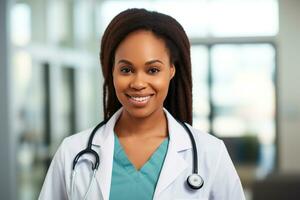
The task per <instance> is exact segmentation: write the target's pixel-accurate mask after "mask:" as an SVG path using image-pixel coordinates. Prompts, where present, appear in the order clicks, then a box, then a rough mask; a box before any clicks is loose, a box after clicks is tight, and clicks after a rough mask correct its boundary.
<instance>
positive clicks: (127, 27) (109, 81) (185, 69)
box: [100, 8, 192, 124]
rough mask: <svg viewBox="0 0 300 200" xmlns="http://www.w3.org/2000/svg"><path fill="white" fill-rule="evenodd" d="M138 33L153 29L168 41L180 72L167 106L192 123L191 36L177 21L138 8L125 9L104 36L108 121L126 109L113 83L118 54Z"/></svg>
mask: <svg viewBox="0 0 300 200" xmlns="http://www.w3.org/2000/svg"><path fill="white" fill-rule="evenodd" d="M137 30H149V31H151V32H153V33H154V34H155V35H156V36H157V37H159V38H162V39H163V40H164V41H165V44H166V47H167V49H168V50H169V54H170V61H171V63H172V64H174V66H175V68H176V73H175V76H174V77H173V78H172V79H171V82H170V85H169V90H168V94H167V97H166V99H165V101H164V107H165V108H166V109H167V110H168V111H169V112H170V113H171V114H172V115H173V116H174V117H175V118H176V119H178V120H180V121H184V122H187V123H189V124H192V75H191V59H190V43H189V40H188V37H187V35H186V33H185V31H184V29H183V28H182V26H181V25H180V24H179V23H178V22H177V21H176V20H175V19H174V18H172V17H170V16H168V15H165V14H162V13H158V12H154V11H148V10H145V9H136V8H134V9H128V10H125V11H123V12H121V13H119V14H118V15H117V16H116V17H115V18H113V20H112V21H111V22H110V24H109V25H108V27H107V28H106V30H105V32H104V35H103V37H102V41H101V51H100V60H101V66H102V73H103V76H104V84H103V106H104V119H105V120H107V119H109V118H110V117H111V116H112V115H113V114H114V113H115V112H116V111H117V110H118V109H119V108H120V107H121V106H122V105H121V103H120V102H119V100H118V98H117V96H116V93H115V88H114V84H113V76H112V69H113V65H114V59H115V57H114V56H115V51H116V49H117V47H118V45H119V44H120V43H121V41H122V40H124V39H125V37H126V36H127V35H128V34H129V33H131V32H134V31H137Z"/></svg>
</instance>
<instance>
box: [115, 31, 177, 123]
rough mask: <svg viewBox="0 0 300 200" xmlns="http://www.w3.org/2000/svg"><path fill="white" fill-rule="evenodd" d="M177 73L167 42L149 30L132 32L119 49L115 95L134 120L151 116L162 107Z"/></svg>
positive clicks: (116, 56)
mask: <svg viewBox="0 0 300 200" xmlns="http://www.w3.org/2000/svg"><path fill="white" fill-rule="evenodd" d="M174 74H175V67H174V66H173V65H172V64H171V63H170V57H169V52H168V50H167V48H166V45H165V42H164V41H163V40H162V39H160V38H158V37H157V36H155V35H154V34H153V33H152V32H150V31H144V30H139V31H135V32H132V33H130V34H129V35H128V36H127V37H126V38H125V39H124V40H123V41H122V42H121V43H120V45H119V46H118V48H117V49H116V53H115V60H114V66H113V82H114V87H115V92H116V95H117V97H118V99H119V101H120V103H121V104H122V105H123V108H124V111H125V112H128V114H130V115H131V116H132V117H137V118H144V117H148V116H150V115H151V114H152V113H154V112H155V111H159V110H161V109H162V108H163V103H164V100H165V98H166V96H167V94H168V89H169V83H170V80H171V79H172V77H173V76H174ZM174 98H175V97H174Z"/></svg>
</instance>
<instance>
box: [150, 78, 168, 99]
mask: <svg viewBox="0 0 300 200" xmlns="http://www.w3.org/2000/svg"><path fill="white" fill-rule="evenodd" d="M169 82H170V81H169V79H167V78H163V79H156V80H153V82H152V86H153V88H154V89H155V90H156V91H158V92H160V94H161V95H162V96H166V95H167V93H168V89H169Z"/></svg>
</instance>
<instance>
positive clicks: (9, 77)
mask: <svg viewBox="0 0 300 200" xmlns="http://www.w3.org/2000/svg"><path fill="white" fill-rule="evenodd" d="M131 7H139V8H147V9H149V10H157V11H160V12H163V13H166V14H169V15H171V16H173V17H174V18H176V19H177V20H178V21H179V22H180V23H181V24H182V25H183V27H184V28H185V30H186V32H187V34H188V36H189V38H190V42H191V46H192V49H191V54H192V55H191V57H192V70H193V109H194V110H193V112H194V113H193V115H194V122H193V125H194V126H195V127H196V128H198V129H200V130H203V131H206V132H209V133H211V134H213V135H215V136H217V137H219V138H221V139H223V140H224V142H225V144H226V146H227V148H228V150H229V153H230V156H231V158H232V159H233V162H234V164H235V166H236V168H237V171H238V173H239V175H240V177H241V180H242V184H243V186H244V189H245V193H246V195H247V199H250V200H251V199H254V200H255V199H256V200H258V199H286V198H284V197H287V196H286V194H289V195H290V196H289V198H288V199H293V195H294V197H295V199H300V194H299V192H298V190H300V184H299V183H300V181H299V180H300V178H299V174H300V156H299V155H298V154H299V153H300V143H299V142H300V134H299V130H300V90H299V88H298V87H299V86H300V66H299V63H300V1H298V0H243V1H239V0H193V1H192V0H185V1H180V0H136V1H132V0H0V46H1V47H0V67H1V68H0V70H1V71H0V97H1V98H0V125H1V126H0V155H1V157H0V159H1V160H0V163H1V164H0V199H7V200H10V199H11V200H13V199H17V200H32V199H37V197H38V194H39V191H40V189H41V186H42V183H43V179H44V177H45V174H46V171H47V168H48V166H49V163H50V161H51V159H52V156H53V155H54V153H55V151H56V149H57V147H58V145H59V144H60V143H61V141H62V139H63V138H64V137H66V136H69V135H71V134H74V133H76V132H78V131H81V130H84V129H87V128H89V127H92V126H94V125H95V124H96V123H97V122H99V121H101V120H102V119H103V113H102V82H103V78H102V75H101V69H100V63H99V45H100V41H101V36H102V34H103V31H104V29H105V27H106V26H107V24H108V23H109V21H110V20H111V19H112V18H113V17H114V16H115V15H116V14H117V13H119V12H120V11H122V10H125V9H127V8H131ZM298 143H299V144H298ZM268 195H271V196H268ZM272 195H273V196H272ZM297 195H298V196H297Z"/></svg>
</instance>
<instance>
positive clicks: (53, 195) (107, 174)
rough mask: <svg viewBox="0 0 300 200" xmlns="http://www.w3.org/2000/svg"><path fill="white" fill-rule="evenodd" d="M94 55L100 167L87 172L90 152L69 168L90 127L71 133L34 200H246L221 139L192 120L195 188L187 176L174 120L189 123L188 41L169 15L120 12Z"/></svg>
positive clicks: (186, 154) (183, 135) (185, 148)
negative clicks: (99, 86) (100, 115)
mask: <svg viewBox="0 0 300 200" xmlns="http://www.w3.org/2000/svg"><path fill="white" fill-rule="evenodd" d="M100 59H101V65H102V72H103V76H104V80H105V81H104V86H103V91H104V95H103V102H104V119H105V123H104V124H103V125H102V126H101V127H100V126H99V127H100V128H99V129H98V130H97V131H95V136H94V138H93V140H92V145H91V147H92V149H93V150H94V151H95V152H96V153H97V154H98V155H99V158H100V165H99V170H95V171H94V172H95V173H94V174H93V170H92V169H91V165H93V163H95V157H94V156H93V155H92V154H84V155H82V156H80V157H79V158H78V162H77V164H76V166H72V163H73V159H74V157H75V156H76V155H77V154H78V152H79V151H81V150H82V149H85V148H86V146H87V141H88V139H89V137H90V134H91V130H87V131H84V132H82V133H78V134H75V135H73V136H70V137H68V138H66V139H65V140H64V141H63V143H62V144H61V146H60V148H59V149H58V151H57V153H56V154H55V156H54V158H53V161H52V163H51V166H50V168H49V170H48V174H47V176H46V179H45V182H44V185H43V188H42V191H41V193H40V197H39V199H56V200H59V199H143V200H144V199H218V200H222V199H226V200H235V199H236V200H241V199H244V194H243V189H242V186H241V183H240V180H239V177H238V175H237V173H236V171H235V169H234V166H233V164H232V162H231V160H230V157H229V155H228V153H227V150H226V148H225V145H224V143H223V142H222V141H221V140H219V139H217V138H215V137H213V136H211V135H209V134H206V133H202V132H200V131H199V130H196V129H194V128H192V127H191V126H190V125H187V126H188V127H187V129H189V130H191V132H192V135H193V138H194V140H195V142H196V147H197V151H196V152H197V155H198V156H197V159H198V161H196V162H197V164H198V167H197V169H198V174H199V175H200V177H201V178H200V179H194V180H195V181H197V180H200V184H199V185H198V186H199V187H198V186H197V187H198V189H195V188H194V189H193V188H192V187H191V186H189V184H188V182H187V178H188V177H189V176H190V175H191V174H192V173H193V163H194V162H195V158H193V155H194V153H193V146H192V144H193V143H191V141H192V140H191V138H190V137H189V135H188V134H187V130H186V129H185V128H184V126H183V125H182V124H181V123H180V122H179V121H181V122H187V123H188V124H192V77H191V61H190V44H189V41H188V38H187V36H186V34H185V32H184V30H183V28H182V27H181V25H180V24H179V23H178V22H177V21H176V20H175V19H173V18H172V17H170V16H167V15H164V14H161V13H157V12H149V11H147V10H144V9H129V10H126V11H123V12H121V13H120V14H119V15H117V16H116V17H115V18H114V19H113V20H112V21H111V23H110V24H109V25H108V27H107V29H106V31H105V33H104V35H103V38H102V44H101V54H100ZM177 120H178V121H177ZM195 155H196V154H195ZM72 168H75V170H74V172H75V173H73V171H72ZM93 168H95V164H94V165H93ZM93 177H95V178H93ZM93 180H95V181H93ZM202 180H203V182H204V183H203V182H202Z"/></svg>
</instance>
